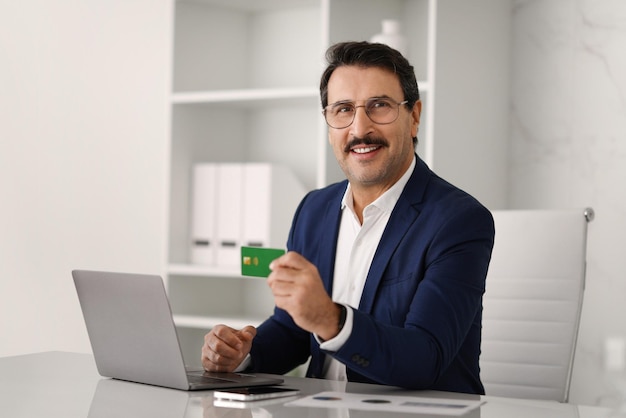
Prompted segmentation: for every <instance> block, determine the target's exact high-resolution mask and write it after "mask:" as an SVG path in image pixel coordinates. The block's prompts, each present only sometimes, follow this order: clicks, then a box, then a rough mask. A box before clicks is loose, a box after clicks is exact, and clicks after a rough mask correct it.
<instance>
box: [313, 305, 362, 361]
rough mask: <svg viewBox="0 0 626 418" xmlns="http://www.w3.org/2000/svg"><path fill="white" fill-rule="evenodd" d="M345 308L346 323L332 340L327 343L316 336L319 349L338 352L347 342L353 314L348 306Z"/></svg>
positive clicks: (350, 331)
mask: <svg viewBox="0 0 626 418" xmlns="http://www.w3.org/2000/svg"><path fill="white" fill-rule="evenodd" d="M343 306H345V307H346V322H345V323H344V324H343V328H341V331H339V334H337V335H336V336H335V337H334V338H331V339H330V340H327V341H322V340H321V339H320V338H319V337H318V336H317V335H316V334H314V335H315V340H316V341H317V342H318V343H319V345H320V348H321V349H322V350H325V351H339V349H340V348H341V347H343V345H344V344H345V343H346V341H348V338H349V337H350V334H352V324H353V323H354V312H353V311H352V308H351V307H349V306H348V305H343Z"/></svg>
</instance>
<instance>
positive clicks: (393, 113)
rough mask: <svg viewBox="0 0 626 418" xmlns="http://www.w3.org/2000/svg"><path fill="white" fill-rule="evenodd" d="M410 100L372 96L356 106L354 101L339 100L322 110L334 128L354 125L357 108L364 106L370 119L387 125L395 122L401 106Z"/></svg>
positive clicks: (327, 122)
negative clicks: (400, 100) (399, 100)
mask: <svg viewBox="0 0 626 418" xmlns="http://www.w3.org/2000/svg"><path fill="white" fill-rule="evenodd" d="M408 102H409V101H408V100H405V101H403V102H400V103H398V102H396V101H395V100H393V99H390V98H387V97H372V98H371V99H367V100H366V101H365V104H364V105H360V106H356V105H355V104H354V102H348V101H345V102H337V103H333V104H329V105H328V106H326V107H325V108H324V110H322V113H323V114H324V118H325V119H326V124H328V126H330V127H331V128H334V129H343V128H347V127H348V126H350V125H352V122H354V117H355V116H356V110H357V109H358V108H359V107H362V108H363V109H364V110H365V114H366V115H367V117H369V118H370V120H371V121H372V122H374V123H377V124H379V125H387V124H390V123H392V122H395V120H396V119H398V115H399V114H400V110H399V109H400V106H401V105H403V104H406V103H408Z"/></svg>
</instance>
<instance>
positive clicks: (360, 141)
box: [343, 137, 389, 152]
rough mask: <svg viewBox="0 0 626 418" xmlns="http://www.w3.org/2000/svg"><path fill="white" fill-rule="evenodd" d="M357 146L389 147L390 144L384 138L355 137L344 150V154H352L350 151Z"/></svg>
mask: <svg viewBox="0 0 626 418" xmlns="http://www.w3.org/2000/svg"><path fill="white" fill-rule="evenodd" d="M357 145H380V146H381V147H387V146H389V143H388V142H387V141H386V140H385V139H384V138H380V137H365V138H359V137H354V138H352V139H351V140H350V141H348V143H347V144H346V146H345V148H344V149H343V150H344V152H350V149H351V148H352V147H355V146H357Z"/></svg>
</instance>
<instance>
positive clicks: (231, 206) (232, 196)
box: [216, 163, 243, 267]
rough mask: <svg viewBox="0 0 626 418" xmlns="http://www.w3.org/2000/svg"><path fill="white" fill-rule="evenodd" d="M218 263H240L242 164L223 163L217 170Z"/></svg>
mask: <svg viewBox="0 0 626 418" xmlns="http://www.w3.org/2000/svg"><path fill="white" fill-rule="evenodd" d="M217 178H218V182H217V200H216V206H217V219H216V221H217V252H216V265H218V266H220V267H231V266H238V265H240V263H239V253H240V251H241V250H240V248H241V231H242V227H241V219H242V207H243V203H242V193H243V165H242V164H239V163H223V164H219V166H218V174H217Z"/></svg>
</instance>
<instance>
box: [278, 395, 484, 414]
mask: <svg viewBox="0 0 626 418" xmlns="http://www.w3.org/2000/svg"><path fill="white" fill-rule="evenodd" d="M483 402H484V401H482V400H480V399H477V400H459V399H438V398H423V397H419V396H388V395H368V394H361V393H344V392H321V393H318V394H317V395H311V396H307V397H305V398H300V399H298V400H296V401H293V402H288V403H286V404H285V405H287V406H301V407H312V408H341V409H355V410H365V411H386V412H405V413H411V414H429V415H454V416H460V415H463V414H465V413H467V412H468V411H471V410H472V409H475V408H478V407H479V406H480V405H481V404H482V403H483Z"/></svg>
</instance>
